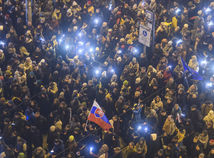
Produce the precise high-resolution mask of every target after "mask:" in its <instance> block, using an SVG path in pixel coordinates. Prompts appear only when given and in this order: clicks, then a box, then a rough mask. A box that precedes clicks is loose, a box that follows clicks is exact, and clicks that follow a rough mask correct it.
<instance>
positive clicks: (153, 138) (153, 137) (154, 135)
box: [151, 133, 157, 141]
mask: <svg viewBox="0 0 214 158" xmlns="http://www.w3.org/2000/svg"><path fill="white" fill-rule="evenodd" d="M151 138H152V140H153V141H156V140H157V133H152V134H151Z"/></svg>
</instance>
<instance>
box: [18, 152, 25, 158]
mask: <svg viewBox="0 0 214 158" xmlns="http://www.w3.org/2000/svg"><path fill="white" fill-rule="evenodd" d="M17 158H25V154H24V153H23V152H20V153H19V155H18V157H17Z"/></svg>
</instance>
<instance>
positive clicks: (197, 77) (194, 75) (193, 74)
mask: <svg viewBox="0 0 214 158" xmlns="http://www.w3.org/2000/svg"><path fill="white" fill-rule="evenodd" d="M181 62H182V64H183V68H184V72H186V71H188V72H189V73H190V76H191V78H192V79H194V80H203V78H202V77H201V76H200V75H199V73H198V72H196V71H195V70H193V69H191V68H190V67H189V66H188V65H187V64H186V62H185V61H184V59H183V58H181Z"/></svg>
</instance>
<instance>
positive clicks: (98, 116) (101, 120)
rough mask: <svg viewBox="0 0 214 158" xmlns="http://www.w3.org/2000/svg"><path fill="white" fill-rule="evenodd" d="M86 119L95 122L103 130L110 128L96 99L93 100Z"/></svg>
mask: <svg viewBox="0 0 214 158" xmlns="http://www.w3.org/2000/svg"><path fill="white" fill-rule="evenodd" d="M88 120H89V121H92V122H94V123H96V124H97V125H99V126H100V127H101V128H102V129H104V130H109V129H110V128H112V126H111V124H110V122H109V120H108V119H107V117H106V116H105V114H104V112H103V110H102V109H101V107H100V106H99V104H98V103H97V102H96V101H94V103H93V106H92V108H91V111H90V113H89V115H88Z"/></svg>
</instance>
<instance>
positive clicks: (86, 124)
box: [85, 99, 96, 131]
mask: <svg viewBox="0 0 214 158" xmlns="http://www.w3.org/2000/svg"><path fill="white" fill-rule="evenodd" d="M94 101H96V99H95V100H94ZM93 104H94V103H93ZM92 107H93V105H92V106H91V109H90V112H91V110H92ZM89 115H90V113H89V114H88V117H89ZM87 126H88V118H87V121H86V123H85V131H87Z"/></svg>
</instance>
